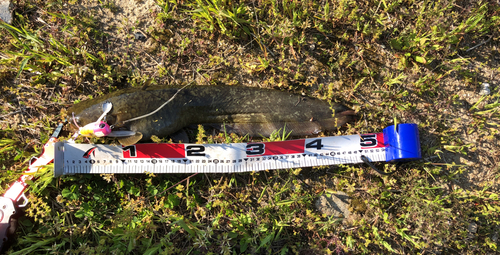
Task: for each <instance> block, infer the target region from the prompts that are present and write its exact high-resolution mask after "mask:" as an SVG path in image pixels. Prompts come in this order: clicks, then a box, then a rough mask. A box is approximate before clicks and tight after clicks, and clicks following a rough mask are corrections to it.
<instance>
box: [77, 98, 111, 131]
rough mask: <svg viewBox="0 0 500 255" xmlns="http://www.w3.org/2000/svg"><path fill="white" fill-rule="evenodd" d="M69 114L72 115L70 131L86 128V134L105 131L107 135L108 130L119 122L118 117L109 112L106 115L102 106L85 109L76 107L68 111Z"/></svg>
mask: <svg viewBox="0 0 500 255" xmlns="http://www.w3.org/2000/svg"><path fill="white" fill-rule="evenodd" d="M68 113H69V114H70V117H69V122H70V123H71V126H70V129H71V130H73V131H79V130H81V129H83V128H85V130H86V131H85V132H90V130H96V132H103V131H104V133H103V134H106V133H107V130H108V129H109V130H111V129H112V127H113V126H115V125H116V124H117V121H118V118H117V116H116V115H114V114H111V113H110V112H109V111H108V112H107V113H106V114H104V113H103V109H102V107H101V104H94V105H91V106H89V107H85V108H82V107H80V105H75V106H73V107H71V108H70V109H68Z"/></svg>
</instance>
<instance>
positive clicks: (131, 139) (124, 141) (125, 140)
mask: <svg viewBox="0 0 500 255" xmlns="http://www.w3.org/2000/svg"><path fill="white" fill-rule="evenodd" d="M117 139H118V142H119V143H120V144H121V145H123V146H129V145H134V144H136V143H137V142H139V141H140V140H141V139H142V133H140V132H137V133H135V134H134V135H132V136H127V137H118V138H117Z"/></svg>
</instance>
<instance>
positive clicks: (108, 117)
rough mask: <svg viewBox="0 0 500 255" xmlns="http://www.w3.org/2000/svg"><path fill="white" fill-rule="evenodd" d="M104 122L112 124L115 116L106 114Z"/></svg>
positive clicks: (114, 121)
mask: <svg viewBox="0 0 500 255" xmlns="http://www.w3.org/2000/svg"><path fill="white" fill-rule="evenodd" d="M105 122H107V123H108V124H110V125H111V124H114V123H116V116H113V115H106V120H105Z"/></svg>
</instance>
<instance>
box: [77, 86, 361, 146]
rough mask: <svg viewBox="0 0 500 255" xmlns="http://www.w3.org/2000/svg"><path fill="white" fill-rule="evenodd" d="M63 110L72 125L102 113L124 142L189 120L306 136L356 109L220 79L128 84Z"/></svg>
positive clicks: (239, 130)
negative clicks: (107, 107) (197, 83)
mask: <svg viewBox="0 0 500 255" xmlns="http://www.w3.org/2000/svg"><path fill="white" fill-rule="evenodd" d="M167 101H169V102H168V104H166V105H165V103H166V102H167ZM105 103H106V104H109V103H111V104H112V108H111V110H108V111H107V113H103V109H102V106H103V104H105ZM68 113H69V114H71V115H72V116H73V117H71V121H70V122H71V123H72V127H73V129H77V128H78V126H85V125H87V124H89V123H92V122H95V121H96V120H97V119H101V118H102V115H104V118H103V120H104V121H105V122H106V123H107V124H109V126H110V127H111V129H112V130H113V132H112V134H113V133H121V134H122V135H116V136H123V137H127V138H123V137H122V138H121V140H120V139H119V141H120V142H121V143H122V144H125V145H126V144H133V143H136V142H138V141H148V140H150V139H151V136H153V135H156V136H158V137H167V136H169V135H172V134H174V133H175V132H177V131H179V130H181V129H182V128H184V127H187V126H190V125H193V124H204V125H209V126H212V127H216V128H220V129H224V130H225V131H226V132H228V133H236V134H238V135H242V136H243V135H249V136H250V137H261V136H263V137H269V136H270V135H271V134H272V133H273V132H275V131H276V130H280V129H282V130H285V131H286V132H287V133H288V132H291V136H309V135H316V134H319V133H320V132H325V131H331V130H335V129H337V128H338V127H340V126H343V125H344V124H346V123H347V122H352V121H355V119H356V115H355V112H354V111H353V110H351V109H350V108H348V107H346V106H344V105H342V104H330V103H328V102H326V101H324V100H320V99H317V98H312V97H304V96H302V95H297V94H292V93H289V92H284V91H279V90H275V89H262V88H255V87H244V86H224V85H216V86H194V85H193V86H188V87H176V86H163V87H161V86H156V87H148V88H146V89H144V88H142V89H141V88H128V89H123V90H119V91H115V92H113V93H110V94H107V95H104V96H101V97H98V98H95V99H91V100H86V101H83V102H80V103H77V104H75V105H74V106H72V107H71V108H70V109H68ZM141 116H142V117H141ZM110 136H113V135H110Z"/></svg>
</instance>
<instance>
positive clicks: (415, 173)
mask: <svg viewBox="0 0 500 255" xmlns="http://www.w3.org/2000/svg"><path fill="white" fill-rule="evenodd" d="M70 2H72V1H70ZM96 4H97V5H98V6H100V8H101V10H102V11H103V12H104V11H106V10H109V11H110V12H111V13H113V14H118V13H120V12H121V9H120V8H121V7H120V6H119V5H118V3H115V2H112V1H99V3H96ZM137 4H145V3H144V2H142V1H137ZM157 5H158V8H152V9H151V11H150V13H149V15H150V16H148V18H149V19H151V20H152V23H151V25H150V26H147V27H145V26H144V25H141V23H140V22H136V23H133V24H132V23H131V25H123V27H118V28H116V29H115V30H112V31H114V32H110V30H109V29H108V30H105V29H104V26H103V24H102V23H101V18H100V17H99V16H98V15H99V13H98V12H96V11H95V8H94V9H93V8H84V9H83V10H77V9H76V7H72V6H71V4H68V5H62V4H61V3H60V2H58V1H51V0H48V1H23V2H19V3H16V8H15V11H14V22H13V24H11V25H8V24H5V23H0V37H1V38H2V40H1V41H0V84H1V91H0V93H1V98H2V108H1V112H0V116H1V118H0V124H1V125H2V130H1V131H0V152H1V153H0V167H1V169H2V171H1V174H0V180H1V183H2V185H1V186H0V191H2V192H4V191H5V189H6V188H7V187H8V185H9V184H10V183H12V182H13V181H14V180H16V179H17V178H18V177H19V176H20V174H21V172H22V171H23V170H25V169H26V167H27V161H28V159H29V158H30V157H31V156H33V155H39V153H40V152H41V148H42V145H43V144H44V143H45V142H46V141H47V140H48V138H49V137H48V136H49V135H50V133H51V132H52V129H53V128H54V127H55V126H56V123H57V122H58V121H61V120H63V119H64V117H65V115H66V114H67V113H66V112H65V109H67V107H68V106H69V105H71V104H72V103H73V102H79V101H82V100H85V99H88V98H92V97H96V96H99V95H102V94H106V93H109V92H111V91H114V90H117V89H120V88H124V87H129V86H142V85H143V84H145V83H148V84H152V85H154V84H186V83H188V82H191V81H195V82H197V83H199V84H201V85H213V84H219V83H223V84H229V85H241V86H261V87H266V88H276V89H282V90H289V91H293V92H296V93H305V94H308V95H311V96H314V97H318V98H322V99H325V100H328V101H330V102H332V103H335V102H341V103H344V104H347V105H349V106H351V107H353V108H355V109H356V110H357V111H358V112H359V115H360V117H361V119H360V120H359V121H358V122H357V123H351V124H350V125H348V126H347V127H345V128H343V129H341V130H339V131H338V132H336V133H331V134H330V135H346V134H358V133H370V132H379V131H381V130H382V129H383V128H384V127H386V126H389V125H391V124H392V123H394V122H397V123H404V122H412V123H417V124H418V125H419V130H420V134H421V140H422V144H421V145H422V153H423V155H424V160H422V161H417V162H413V163H409V164H406V165H404V167H402V169H401V171H399V172H397V173H396V174H394V175H391V176H378V175H375V174H374V173H373V172H372V171H371V169H370V168H369V167H367V166H364V165H349V166H333V167H328V166H324V167H316V168H304V169H289V170H270V171H265V172H258V173H244V174H214V175H201V174H199V175H196V176H194V177H192V178H189V179H188V180H187V181H186V182H182V183H181V184H180V185H177V186H175V187H174V188H172V189H170V190H168V191H167V192H163V191H164V190H166V189H168V188H169V187H171V186H172V185H174V184H176V183H177V182H179V181H181V180H183V179H185V178H186V177H187V175H182V174H176V175H152V174H144V175H102V176H94V175H81V176H64V177H61V178H59V179H51V178H50V174H51V171H52V170H51V168H50V166H49V167H48V168H47V169H45V170H44V171H42V172H40V173H39V176H40V179H39V181H38V182H36V185H33V186H31V187H30V190H29V199H30V205H29V206H28V207H27V208H26V210H25V215H24V216H21V217H20V219H19V222H20V226H19V228H18V231H17V238H16V239H15V241H14V242H13V243H12V245H11V249H10V250H9V251H8V252H9V253H11V254H27V253H30V254H47V253H51V254H63V253H70V254H373V253H377V254H387V253H398V254H447V253H452V254H455V253H459V254H488V253H495V252H499V248H498V246H499V243H498V235H499V234H500V233H499V232H500V217H499V216H500V204H499V200H498V192H499V191H500V182H499V178H500V174H499V170H500V169H499V167H498V166H499V165H500V164H499V162H498V161H499V160H498V159H499V156H500V154H499V152H498V151H500V146H499V145H498V142H497V140H498V139H499V132H498V128H499V126H500V113H499V103H498V102H499V98H500V92H499V89H498V82H497V81H498V78H499V75H500V64H499V62H500V52H499V49H500V44H499V33H498V29H497V28H498V27H500V6H499V5H498V3H497V2H495V1H477V2H468V1H455V0H447V1H424V0H410V1H350V0H333V1H332V0H326V1H313V0H306V1H296V0H292V1H273V0H270V1H254V2H250V1H225V0H185V1H173V0H165V1H158V2H157ZM135 29H141V30H142V31H143V32H144V33H145V34H147V36H148V41H146V42H137V41H134V40H133V39H130V38H129V37H126V36H123V35H127V33H126V32H125V31H135ZM120 36H122V37H120ZM132 37H133V36H132ZM123 38H125V39H123ZM127 38H129V39H127ZM122 39H123V40H122ZM120 40H122V43H121V44H120V43H119V42H120ZM117 45H118V46H117ZM478 45H479V46H478ZM476 46H477V47H476ZM119 47H121V48H119ZM118 49H119V50H118ZM483 82H488V83H490V84H492V86H491V87H490V88H491V94H490V95H487V96H483V97H482V96H480V95H478V93H479V90H480V87H481V84H482V83H483ZM287 131H288V130H282V131H277V132H276V133H275V134H274V135H273V136H272V137H271V138H265V139H266V140H267V139H269V140H285V139H289V138H288V137H287V136H288V135H287ZM69 136H70V134H69V133H68V132H66V133H63V139H66V138H68V137H69ZM191 138H192V142H199V143H214V142H244V141H247V139H248V138H247V137H238V136H235V135H230V134H227V133H225V132H221V133H220V134H215V135H212V134H210V133H209V132H205V130H203V128H201V127H200V129H199V130H197V131H193V133H192V134H191ZM162 139H163V141H165V140H166V139H165V138H158V139H157V140H158V141H159V140H162ZM379 167H380V168H384V167H385V168H387V169H385V170H386V171H392V170H394V166H393V165H386V166H384V165H379ZM334 191H343V192H345V193H347V194H348V195H349V196H351V198H353V200H352V201H353V202H352V203H351V208H350V210H351V213H352V214H353V215H354V217H353V219H352V220H351V221H349V222H344V223H343V222H341V221H339V220H337V219H335V218H332V217H328V216H327V215H324V214H321V213H320V212H319V211H318V210H317V209H316V208H315V201H316V200H317V199H318V197H319V196H321V195H323V194H326V195H327V194H330V193H332V192H334Z"/></svg>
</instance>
